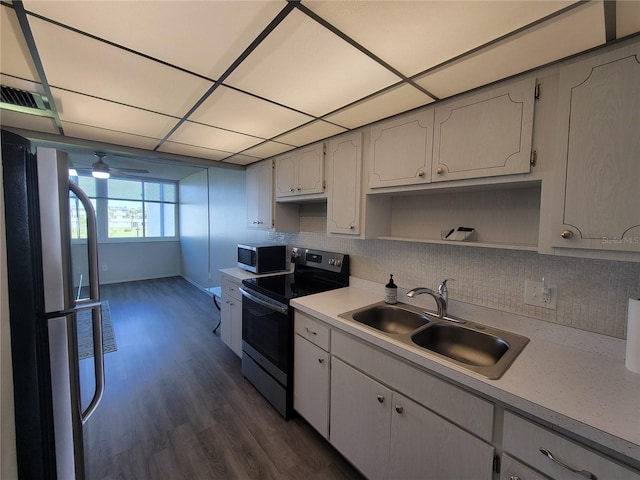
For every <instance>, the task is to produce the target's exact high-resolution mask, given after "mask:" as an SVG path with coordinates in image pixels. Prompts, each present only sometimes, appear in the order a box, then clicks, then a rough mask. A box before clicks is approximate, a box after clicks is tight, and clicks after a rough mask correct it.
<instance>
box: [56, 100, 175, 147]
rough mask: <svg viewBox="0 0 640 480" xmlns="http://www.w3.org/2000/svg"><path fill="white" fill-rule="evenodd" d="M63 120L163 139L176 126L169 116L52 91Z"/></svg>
mask: <svg viewBox="0 0 640 480" xmlns="http://www.w3.org/2000/svg"><path fill="white" fill-rule="evenodd" d="M52 93H53V101H54V102H55V104H56V108H57V110H58V114H59V115H60V120H62V121H65V122H73V123H76V124H82V125H89V126H93V127H98V128H105V129H108V130H114V131H117V132H129V133H132V134H134V135H142V136H145V137H152V138H163V137H164V136H165V135H166V134H167V133H169V131H170V130H171V128H173V126H174V125H175V124H176V123H177V119H176V118H174V117H169V116H167V115H160V114H158V113H152V112H148V111H146V110H140V109H137V108H133V107H127V106H125V105H120V104H119V103H113V102H107V101H106V100H100V99H98V98H93V97H88V96H86V95H80V94H79V93H72V92H67V91H66V90H60V89H57V88H53V89H52Z"/></svg>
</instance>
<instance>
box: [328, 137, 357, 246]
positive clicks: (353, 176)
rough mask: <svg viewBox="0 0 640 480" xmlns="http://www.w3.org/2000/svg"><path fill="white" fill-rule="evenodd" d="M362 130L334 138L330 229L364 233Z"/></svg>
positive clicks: (330, 160) (330, 151)
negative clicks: (361, 202)
mask: <svg viewBox="0 0 640 480" xmlns="http://www.w3.org/2000/svg"><path fill="white" fill-rule="evenodd" d="M361 175H362V132H355V133H350V134H348V135H342V136H340V137H338V138H335V139H332V140H331V141H330V142H329V146H328V149H327V178H328V179H329V191H328V198H327V230H328V232H329V233H345V234H350V235H358V234H360V200H361V198H360V195H361Z"/></svg>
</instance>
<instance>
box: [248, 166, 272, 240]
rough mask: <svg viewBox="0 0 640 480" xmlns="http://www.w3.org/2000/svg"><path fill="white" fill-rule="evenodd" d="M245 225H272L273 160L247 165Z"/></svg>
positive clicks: (269, 227) (267, 227)
mask: <svg viewBox="0 0 640 480" xmlns="http://www.w3.org/2000/svg"><path fill="white" fill-rule="evenodd" d="M247 226H249V227H250V228H258V229H271V228H272V227H273V161H272V160H267V161H264V162H258V163H254V164H253V165H249V166H248V167H247Z"/></svg>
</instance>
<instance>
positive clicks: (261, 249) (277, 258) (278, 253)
mask: <svg viewBox="0 0 640 480" xmlns="http://www.w3.org/2000/svg"><path fill="white" fill-rule="evenodd" d="M238 267H240V268H243V269H244V270H248V271H250V272H253V273H269V272H278V271H281V270H286V269H287V246H286V245H269V244H266V243H260V244H246V245H245V244H238Z"/></svg>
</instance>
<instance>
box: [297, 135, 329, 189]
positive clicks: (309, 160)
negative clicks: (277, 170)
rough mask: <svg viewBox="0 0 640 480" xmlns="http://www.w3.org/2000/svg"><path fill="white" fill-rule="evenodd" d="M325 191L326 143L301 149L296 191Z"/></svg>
mask: <svg viewBox="0 0 640 480" xmlns="http://www.w3.org/2000/svg"><path fill="white" fill-rule="evenodd" d="M323 192H324V144H322V143H320V144H317V145H314V146H312V147H310V148H307V149H302V150H301V151H300V156H299V157H298V169H297V185H296V193H298V194H302V195H308V194H311V193H323Z"/></svg>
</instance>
